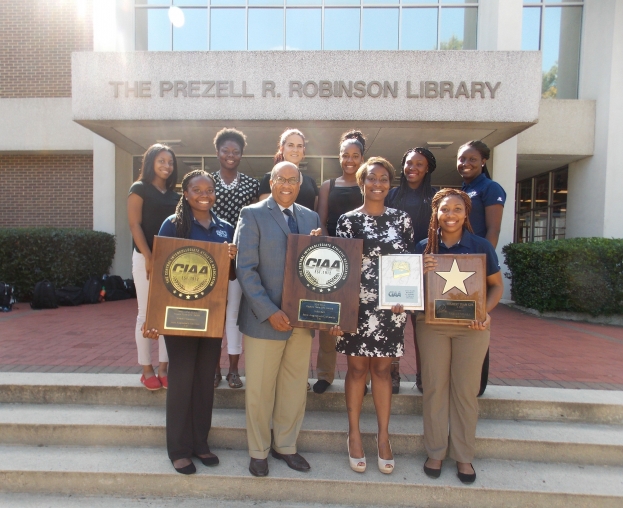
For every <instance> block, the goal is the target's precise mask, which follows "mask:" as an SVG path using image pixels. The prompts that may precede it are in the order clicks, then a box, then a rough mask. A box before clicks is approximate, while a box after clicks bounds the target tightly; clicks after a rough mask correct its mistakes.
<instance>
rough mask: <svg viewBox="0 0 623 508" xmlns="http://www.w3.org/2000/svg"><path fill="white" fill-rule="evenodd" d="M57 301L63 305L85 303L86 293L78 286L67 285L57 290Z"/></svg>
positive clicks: (70, 305)
mask: <svg viewBox="0 0 623 508" xmlns="http://www.w3.org/2000/svg"><path fill="white" fill-rule="evenodd" d="M56 301H57V303H58V304H59V305H63V306H69V307H72V306H76V305H81V304H83V303H84V293H83V292H82V288H81V287H78V286H65V287H63V288H60V289H57V290H56Z"/></svg>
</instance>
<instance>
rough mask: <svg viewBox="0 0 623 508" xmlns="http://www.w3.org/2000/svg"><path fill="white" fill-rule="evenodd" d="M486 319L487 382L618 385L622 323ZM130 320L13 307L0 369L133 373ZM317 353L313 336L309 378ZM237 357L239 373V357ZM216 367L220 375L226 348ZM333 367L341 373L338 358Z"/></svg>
mask: <svg viewBox="0 0 623 508" xmlns="http://www.w3.org/2000/svg"><path fill="white" fill-rule="evenodd" d="M492 317H493V326H492V335H491V368H490V377H489V382H490V384H504V385H515V386H546V387H555V388H561V387H562V388H593V389H609V390H623V328H622V327H616V326H605V325H593V324H588V323H578V322H573V321H563V320H556V319H544V318H538V317H535V316H532V315H529V314H524V313H522V312H520V311H518V310H515V309H511V308H509V307H506V306H504V305H499V306H498V307H497V308H496V309H495V310H494V311H493V313H492ZM135 320H136V301H135V300H125V301H122V302H107V303H103V304H96V305H82V306H80V307H62V308H59V309H50V310H40V311H34V310H31V309H30V307H29V306H28V304H23V303H22V304H17V305H16V306H14V308H13V311H12V312H8V313H6V314H3V313H0V371H22V372H28V371H32V372H137V373H138V372H140V368H139V367H138V366H137V364H136V348H135V344H134V323H135ZM405 342H406V348H405V349H406V354H405V357H404V358H403V359H402V361H401V375H402V377H403V379H406V380H408V381H414V380H415V376H414V373H415V356H414V348H413V330H412V328H411V324H410V323H409V324H408V325H407V336H406V340H405ZM154 346H155V344H154ZM317 351H318V342H317V339H316V340H315V341H314V346H313V351H312V361H311V365H310V377H315V370H314V369H313V367H314V366H315V364H316V359H315V358H316V353H317ZM153 358H154V361H155V360H157V358H158V355H157V353H156V350H155V347H154V354H153ZM241 362H242V363H241V365H240V366H241V369H242V370H244V354H243V356H242V359H241ZM221 365H222V366H224V368H225V372H226V369H227V350H226V348H224V349H223V355H222V360H221ZM337 371H338V372H337V375H338V376H339V377H341V378H343V377H344V374H345V372H346V358H345V357H344V356H343V355H338V363H337Z"/></svg>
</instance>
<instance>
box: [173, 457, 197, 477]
mask: <svg viewBox="0 0 623 508" xmlns="http://www.w3.org/2000/svg"><path fill="white" fill-rule="evenodd" d="M171 464H173V461H171ZM173 469H175V470H176V471H177V472H178V473H181V474H195V473H196V472H197V468H196V467H195V465H194V464H193V461H192V460H191V461H190V464H188V465H187V466H183V467H175V465H173Z"/></svg>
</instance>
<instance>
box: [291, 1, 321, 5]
mask: <svg viewBox="0 0 623 508" xmlns="http://www.w3.org/2000/svg"><path fill="white" fill-rule="evenodd" d="M286 5H322V0H286Z"/></svg>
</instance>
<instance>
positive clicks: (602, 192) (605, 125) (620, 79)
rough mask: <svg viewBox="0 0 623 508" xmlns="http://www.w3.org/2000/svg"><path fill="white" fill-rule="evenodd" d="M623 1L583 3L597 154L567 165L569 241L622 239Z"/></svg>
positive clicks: (584, 63)
mask: <svg viewBox="0 0 623 508" xmlns="http://www.w3.org/2000/svg"><path fill="white" fill-rule="evenodd" d="M621 62H623V0H599V1H597V0H587V1H586V2H585V4H584V18H583V23H582V50H581V55H580V86H579V98H580V99H593V100H595V101H596V110H595V152H594V153H595V155H593V156H592V157H589V158H587V159H584V160H581V161H578V162H575V163H573V164H570V165H569V189H568V195H567V231H566V236H567V238H574V237H588V236H602V237H606V238H622V237H623V223H622V222H621V219H620V218H621V216H622V214H623V199H621V189H622V188H623V170H622V165H621V157H620V148H619V147H620V144H621V140H622V139H623V94H621V90H622V89H623V65H621Z"/></svg>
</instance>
